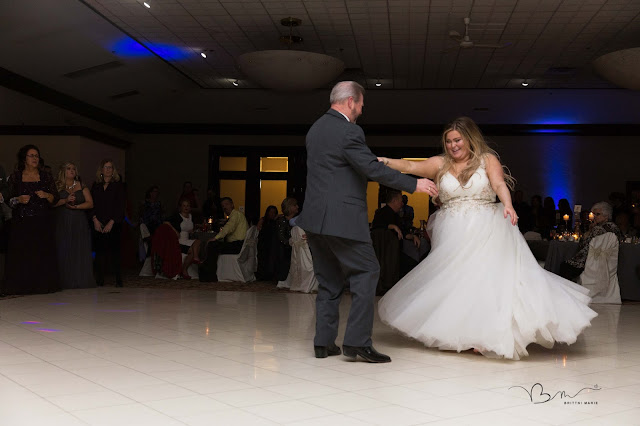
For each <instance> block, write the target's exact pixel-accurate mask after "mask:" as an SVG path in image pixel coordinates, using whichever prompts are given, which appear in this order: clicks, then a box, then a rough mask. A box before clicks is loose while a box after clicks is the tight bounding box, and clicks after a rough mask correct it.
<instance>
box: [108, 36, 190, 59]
mask: <svg viewBox="0 0 640 426" xmlns="http://www.w3.org/2000/svg"><path fill="white" fill-rule="evenodd" d="M111 51H112V52H114V53H115V54H116V55H120V56H125V57H130V58H140V57H146V56H152V55H154V54H155V55H157V56H159V57H161V58H162V59H164V60H166V61H180V60H183V59H185V58H187V57H189V56H191V55H194V52H192V51H191V50H190V49H186V48H184V47H181V46H173V45H170V44H151V43H149V44H142V43H140V42H138V41H136V40H134V39H133V38H131V37H124V38H122V39H120V40H118V41H116V42H115V43H114V44H113V45H112V46H111Z"/></svg>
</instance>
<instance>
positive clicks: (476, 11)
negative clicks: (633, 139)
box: [0, 0, 640, 123]
mask: <svg viewBox="0 0 640 426" xmlns="http://www.w3.org/2000/svg"><path fill="white" fill-rule="evenodd" d="M147 2H148V3H149V4H150V6H151V8H146V7H144V6H143V4H142V1H138V0H56V1H55V2H51V1H50V0H20V1H3V2H0V67H2V68H5V69H7V70H9V71H11V72H13V73H16V74H18V75H21V76H23V77H26V78H28V79H31V80H33V81H35V82H37V83H40V84H42V85H44V86H47V87H49V88H52V89H54V90H56V91H58V92H61V93H63V94H66V95H69V96H71V97H73V98H75V99H78V100H80V101H83V102H86V103H88V104H90V105H93V106H96V107H98V108H101V109H104V110H106V111H109V112H112V113H114V114H117V115H119V116H121V117H123V118H126V119H128V120H132V121H152V122H153V121H155V122H159V121H175V120H177V121H179V122H183V123H184V122H188V121H189V117H193V121H194V122H219V120H218V118H222V119H223V120H231V121H230V122H261V121H262V120H263V119H262V118H256V119H250V118H247V117H246V114H247V112H246V110H244V109H242V108H241V107H242V104H243V103H247V102H251V99H253V98H254V95H252V94H250V93H253V94H258V95H257V96H255V97H257V98H260V99H266V98H272V99H274V101H273V102H280V103H284V104H286V103H287V101H286V100H285V101H284V102H283V99H288V100H289V101H290V103H292V100H295V99H301V98H300V97H299V96H301V95H290V96H289V97H287V96H284V95H282V94H273V96H271V95H269V94H268V93H269V92H268V91H264V90H261V89H259V88H258V87H257V86H256V85H254V84H253V83H252V82H251V81H248V80H246V79H245V77H244V76H243V75H242V74H241V73H240V71H239V69H238V67H237V65H236V59H237V58H238V56H240V55H241V54H243V53H247V52H251V51H256V50H265V49H281V48H286V47H284V46H283V45H282V44H281V43H280V41H279V40H278V39H279V36H281V35H285V34H288V31H289V29H288V28H286V27H284V26H282V25H281V24H280V20H281V19H282V18H286V17H289V16H292V17H295V18H299V19H301V20H302V25H301V26H299V27H297V28H295V29H294V30H293V34H294V35H298V36H302V37H303V38H304V43H303V44H302V45H300V46H296V49H301V50H308V51H314V52H320V53H324V54H328V55H333V56H336V57H338V58H340V59H342V60H343V61H344V62H345V65H346V68H347V70H346V71H345V74H344V75H343V76H342V77H341V78H340V79H345V78H348V79H356V80H358V81H360V82H361V83H363V84H365V85H366V86H367V88H368V89H371V90H387V91H390V92H391V93H396V92H397V93H402V92H403V91H407V90H410V91H416V90H427V89H439V90H438V91H441V90H442V89H444V90H450V89H469V90H477V89H510V90H514V91H515V90H518V91H521V90H533V91H535V89H553V90H561V89H613V88H614V87H613V86H612V85H611V84H610V83H608V82H606V81H604V80H603V79H601V78H600V77H599V76H597V75H596V74H595V73H594V72H593V69H592V66H591V62H592V61H593V60H594V59H595V58H597V57H599V56H601V55H603V54H605V53H608V52H611V51H614V50H619V49H624V48H631V47H638V46H640V1H639V0H305V1H300V0H147ZM465 17H470V18H471V25H470V36H471V39H472V40H473V41H475V42H476V43H483V44H487V43H491V44H493V43H499V44H503V43H509V46H507V47H504V48H502V49H486V48H473V49H455V50H454V51H450V52H449V53H442V51H443V50H444V49H447V48H450V47H452V46H455V42H454V41H452V40H451V39H450V38H449V36H448V34H449V31H450V30H455V31H458V32H461V33H463V32H464V22H463V19H464V18H465ZM130 37H131V38H133V39H131V38H130ZM137 42H139V43H140V44H141V45H142V46H140V45H138V44H137ZM202 51H205V52H206V54H207V58H206V59H205V58H202V57H201V56H200V52H202ZM113 61H118V62H119V64H116V65H120V66H117V67H114V68H111V69H106V70H102V71H99V70H95V71H93V72H87V74H86V75H84V76H78V77H76V78H70V77H69V76H65V75H66V74H68V73H72V72H76V71H81V70H85V69H87V68H91V67H96V66H99V65H102V64H106V63H110V62H113ZM236 79H238V80H239V81H240V86H239V87H237V88H236V87H234V86H233V85H232V82H233V81H234V80H236ZM378 79H379V80H380V81H381V82H382V83H383V86H382V88H376V87H375V85H374V83H375V82H376V81H377V80H378ZM524 79H527V81H528V82H529V83H530V84H529V86H528V87H527V88H526V89H523V87H522V86H521V83H522V81H523V80H524ZM329 86H330V85H329ZM252 89H256V90H252ZM134 91H135V92H138V93H137V94H135V95H132V96H124V97H122V98H117V97H116V98H115V99H114V98H113V96H115V95H119V94H125V93H128V92H134ZM233 91H236V92H233ZM237 91H244V92H245V95H243V96H238V97H236V98H235V99H236V100H235V101H234V100H233V99H234V98H233V95H232V94H233V93H237ZM427 91H428V90H427ZM263 92H264V93H263ZM265 93H266V95H265ZM487 93H489V92H487ZM296 96H298V97H296ZM302 96H304V95H302ZM519 96H522V95H519ZM268 103H269V102H268V101H266V100H265V101H264V102H263V104H264V108H263V110H268V109H269V108H271V107H272V106H273V104H271V105H267V104H268ZM489 103H490V102H489ZM190 105H191V106H193V107H194V110H193V111H189V106H190ZM178 106H179V109H178ZM478 106H479V105H478ZM196 107H197V110H196ZM232 107H238V108H240V109H241V110H242V112H239V113H238V114H237V116H238V117H237V119H236V120H235V121H233V119H230V118H229V116H228V114H229V112H228V110H229V108H232ZM257 107H258V114H259V113H260V112H259V111H260V108H262V107H260V106H259V105H258V106H257ZM298 107H299V106H298ZM320 107H321V108H320V109H322V108H324V107H326V104H325V105H321V106H320ZM203 108H210V110H207V111H203ZM252 110H253V111H254V112H255V108H252ZM313 113H314V114H315V113H316V110H315V109H314V112H313ZM243 114H244V115H245V116H244V117H243ZM263 115H265V114H263ZM216 116H218V118H216ZM266 116H268V114H267V115H266ZM176 117H179V118H176ZM303 120H304V119H303ZM267 121H268V120H267ZM494 121H495V120H494Z"/></svg>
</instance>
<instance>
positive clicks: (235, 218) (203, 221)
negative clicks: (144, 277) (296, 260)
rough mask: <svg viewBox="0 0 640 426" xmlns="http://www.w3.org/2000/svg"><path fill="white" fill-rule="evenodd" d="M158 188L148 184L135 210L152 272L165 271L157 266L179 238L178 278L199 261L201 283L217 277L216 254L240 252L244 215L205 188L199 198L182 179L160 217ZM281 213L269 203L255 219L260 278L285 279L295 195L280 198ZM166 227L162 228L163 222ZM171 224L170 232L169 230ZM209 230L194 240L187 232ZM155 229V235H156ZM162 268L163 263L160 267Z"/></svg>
mask: <svg viewBox="0 0 640 426" xmlns="http://www.w3.org/2000/svg"><path fill="white" fill-rule="evenodd" d="M158 195H159V189H158V187H157V186H152V187H150V188H149V189H148V190H147V192H146V195H145V201H144V203H143V205H142V207H141V210H140V222H141V224H143V225H144V228H143V231H142V232H141V233H142V235H143V237H144V238H145V242H147V246H148V248H147V250H146V254H147V255H151V256H153V261H154V268H153V269H154V270H156V271H169V272H168V274H167V273H165V275H173V272H172V271H171V270H170V269H167V268H164V269H163V266H162V265H160V264H158V261H159V260H160V261H161V262H167V261H168V260H170V257H172V256H174V255H173V254H172V253H175V252H176V251H175V250H173V251H171V246H172V241H174V240H175V237H177V238H178V242H179V245H180V251H181V253H182V254H184V255H185V256H182V257H183V259H182V261H181V262H182V263H181V270H180V273H179V274H178V275H179V277H180V278H184V279H191V276H190V275H189V272H188V270H189V267H190V266H191V265H192V264H196V265H199V268H198V269H199V274H198V275H199V279H200V281H205V282H208V281H217V259H218V256H219V255H220V254H238V253H240V251H241V249H242V246H243V243H244V240H245V238H246V236H247V230H248V228H249V221H248V220H247V218H246V217H245V215H244V213H242V212H241V211H239V210H237V209H236V208H235V204H234V202H233V199H231V198H230V197H223V198H218V197H216V194H215V193H214V192H213V191H212V190H208V192H207V198H206V199H205V201H204V202H202V203H201V202H200V200H199V198H198V195H197V191H195V190H194V189H193V186H192V184H191V182H185V183H184V185H183V192H182V194H181V196H180V200H179V209H178V211H177V212H176V213H175V214H173V215H171V216H170V217H169V218H168V219H164V211H163V208H162V205H161V203H160V201H159V198H158ZM280 208H281V212H279V211H278V208H277V207H276V206H273V205H271V206H268V207H267V209H266V211H265V213H264V216H262V217H261V218H260V219H259V220H257V221H251V222H253V223H256V222H257V223H256V227H257V230H258V242H257V257H258V262H257V271H256V278H257V279H258V280H262V281H274V282H275V281H285V280H286V279H287V275H288V273H289V268H290V262H291V250H292V248H291V229H292V227H293V226H294V225H293V224H294V222H295V219H294V218H295V217H296V216H297V214H298V212H299V207H298V201H297V200H296V199H295V198H292V197H287V198H285V199H284V200H283V201H282V203H281V205H280ZM163 224H164V225H168V227H164V228H163V227H162V225H163ZM169 227H170V229H171V231H172V232H173V234H174V235H172V234H171V232H168V231H166V230H168V229H169ZM198 227H202V228H206V227H209V228H214V229H215V232H214V233H213V236H211V237H205V238H204V239H193V238H190V237H189V235H192V233H193V232H194V231H195V230H196V229H197V228H198ZM158 230H159V233H158ZM165 266H166V265H165Z"/></svg>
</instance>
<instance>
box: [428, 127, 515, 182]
mask: <svg viewBox="0 0 640 426" xmlns="http://www.w3.org/2000/svg"><path fill="white" fill-rule="evenodd" d="M454 130H455V131H457V132H458V133H460V136H462V139H463V140H464V141H465V142H466V143H467V144H468V145H469V153H470V155H471V158H470V159H469V162H468V163H467V167H465V168H464V169H462V171H461V172H460V173H459V174H458V181H459V182H460V184H461V185H463V186H464V185H466V184H467V182H469V179H471V176H473V174H474V173H475V172H476V170H478V167H480V165H481V163H482V160H483V159H484V158H485V157H486V155H488V154H493V155H495V156H496V158H497V159H498V161H500V157H499V156H498V153H497V152H496V151H495V150H493V149H491V148H489V145H487V142H486V141H485V139H484V136H482V132H481V131H480V128H479V127H478V125H477V124H476V123H475V122H474V121H473V120H472V119H470V118H469V117H458V118H456V119H455V120H453V121H452V122H451V123H449V124H447V125H446V126H445V129H444V132H442V151H443V153H442V158H443V159H444V163H443V164H442V167H441V168H440V170H438V173H437V174H436V180H435V181H436V184H437V185H438V186H440V179H442V176H444V175H445V174H446V173H447V172H448V171H449V170H451V168H452V167H453V158H451V156H450V155H449V151H447V134H448V133H449V132H451V131H454ZM502 169H503V171H504V181H505V183H506V184H507V186H508V187H509V189H513V187H514V186H515V183H516V181H515V179H514V178H513V176H511V172H509V169H508V168H506V167H505V166H502Z"/></svg>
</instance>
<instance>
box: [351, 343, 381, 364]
mask: <svg viewBox="0 0 640 426" xmlns="http://www.w3.org/2000/svg"><path fill="white" fill-rule="evenodd" d="M342 350H343V351H344V356H346V357H347V358H352V359H353V360H354V361H355V360H356V358H357V357H358V355H360V358H362V359H364V360H365V361H367V362H391V358H390V357H389V356H387V355H385V354H381V353H380V352H378V351H376V350H375V349H373V346H361V347H358V346H347V345H342Z"/></svg>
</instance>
